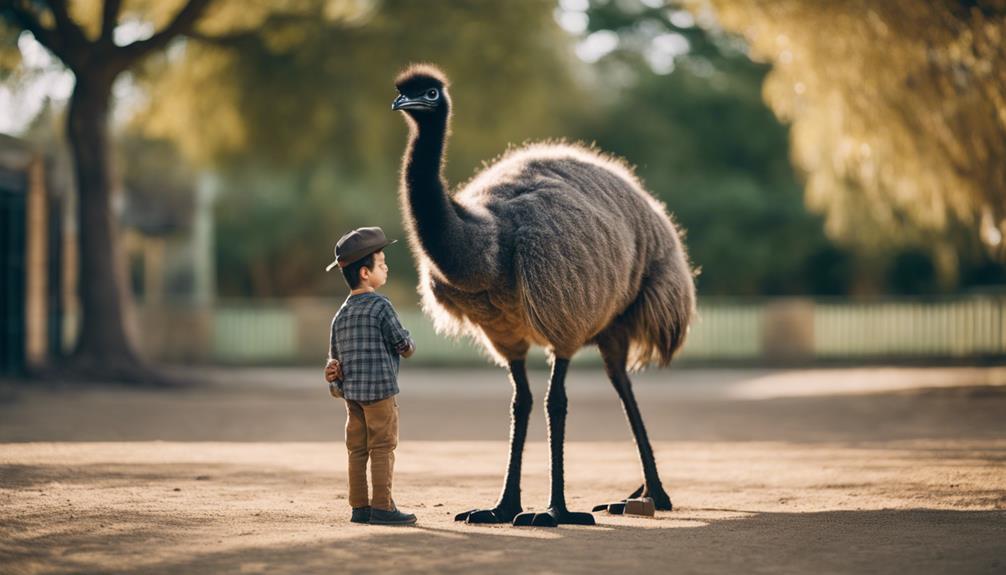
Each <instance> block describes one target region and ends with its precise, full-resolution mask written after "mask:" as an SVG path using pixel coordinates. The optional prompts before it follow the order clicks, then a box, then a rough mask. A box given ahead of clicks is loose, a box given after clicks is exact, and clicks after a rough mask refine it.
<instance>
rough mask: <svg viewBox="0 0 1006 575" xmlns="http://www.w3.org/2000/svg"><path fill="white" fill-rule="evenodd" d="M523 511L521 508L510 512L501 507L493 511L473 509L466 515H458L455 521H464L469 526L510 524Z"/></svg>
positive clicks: (465, 513) (466, 512)
mask: <svg viewBox="0 0 1006 575" xmlns="http://www.w3.org/2000/svg"><path fill="white" fill-rule="evenodd" d="M521 511H522V509H521V508H520V507H518V508H517V509H516V510H510V511H506V510H503V509H500V508H499V507H496V508H493V509H471V510H469V511H465V512H464V513H458V514H457V515H455V516H454V520H455V521H464V522H465V523H468V524H492V523H510V522H511V521H512V520H513V518H514V516H516V515H517V514H518V513H520V512H521Z"/></svg>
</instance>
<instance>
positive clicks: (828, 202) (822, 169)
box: [693, 0, 1006, 259]
mask: <svg viewBox="0 0 1006 575" xmlns="http://www.w3.org/2000/svg"><path fill="white" fill-rule="evenodd" d="M709 3H710V4H711V5H712V6H713V7H714V8H715V10H716V14H717V18H718V19H719V21H720V22H721V23H722V24H723V26H725V27H726V28H727V29H728V30H732V31H735V32H737V33H739V34H743V36H744V37H745V38H746V39H747V40H748V42H749V43H750V46H751V51H752V54H753V56H755V57H756V58H758V59H761V60H763V61H767V62H771V63H772V64H773V67H772V71H771V73H770V74H769V76H768V78H767V81H766V84H765V98H766V101H767V102H768V103H769V105H770V106H771V107H772V109H773V110H774V111H775V112H776V113H777V114H778V115H779V117H780V118H782V119H783V120H784V121H787V122H791V123H792V136H793V137H792V141H793V157H794V159H795V161H796V163H797V165H798V166H799V167H800V168H801V169H803V170H804V171H806V173H807V200H808V204H809V205H810V206H811V207H812V208H814V209H815V210H817V211H820V212H822V213H824V214H826V215H827V225H828V229H829V231H830V232H832V233H833V234H835V235H838V236H841V237H845V238H849V239H853V240H855V241H857V242H868V243H873V244H877V243H878V242H888V243H889V242H892V241H893V242H896V243H910V242H912V241H916V242H917V241H925V242H927V243H939V242H941V241H942V240H943V239H944V238H945V237H946V234H947V232H948V230H950V229H951V228H953V227H955V226H962V227H966V228H969V229H971V230H972V233H973V234H974V235H976V236H978V235H980V236H981V237H982V239H983V240H984V241H985V242H986V244H987V246H988V247H989V249H990V250H991V251H992V252H994V253H997V254H998V256H999V258H1000V259H1002V258H1006V242H1004V241H1003V236H1004V235H1006V170H1004V169H1003V158H1004V157H1006V52H1004V51H1003V49H1002V46H1003V42H1004V40H1006V2H1003V1H1002V0H978V1H974V2H949V1H941V2H917V1H915V0H887V1H885V2H870V1H868V0H841V1H832V2H817V1H813V0H711V1H710V2H709ZM693 4H697V5H700V6H701V5H704V2H693ZM906 240H907V242H906Z"/></svg>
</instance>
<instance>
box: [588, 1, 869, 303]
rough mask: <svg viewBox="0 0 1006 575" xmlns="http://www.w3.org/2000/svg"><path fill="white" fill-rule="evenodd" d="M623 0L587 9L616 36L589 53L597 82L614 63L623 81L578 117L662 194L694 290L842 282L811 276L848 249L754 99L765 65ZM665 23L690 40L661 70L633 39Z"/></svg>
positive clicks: (803, 288)
mask: <svg viewBox="0 0 1006 575" xmlns="http://www.w3.org/2000/svg"><path fill="white" fill-rule="evenodd" d="M626 5H627V3H601V4H598V5H596V6H595V7H594V9H593V10H591V11H590V13H589V14H590V18H591V20H590V22H591V25H590V27H591V30H594V31H596V30H598V29H602V30H603V29H612V30H614V31H616V32H618V33H619V36H620V47H619V49H617V50H615V51H613V52H612V53H611V54H609V55H608V56H607V57H605V58H604V59H603V60H601V61H600V62H599V63H598V69H599V74H598V75H599V78H600V79H599V80H598V85H599V86H598V90H599V91H600V90H604V89H605V88H606V86H607V84H608V83H609V82H611V80H609V78H615V77H617V75H616V71H621V72H622V76H623V77H625V76H626V74H625V72H628V77H629V78H631V80H630V81H629V82H627V83H626V85H625V86H624V87H623V88H622V90H621V93H619V94H618V97H617V98H614V99H613V100H612V101H611V102H610V104H609V105H607V106H606V107H605V109H604V113H602V114H600V115H597V116H595V117H594V119H593V120H591V121H588V122H586V123H585V124H584V125H583V126H582V135H583V136H584V137H585V138H592V139H594V140H596V142H597V143H598V145H599V146H600V147H601V148H603V149H606V150H609V151H611V152H613V153H616V154H619V155H622V156H625V157H626V158H628V159H629V161H630V162H632V163H634V164H635V165H636V167H637V172H638V174H639V175H640V176H641V177H642V178H643V179H644V181H645V182H646V184H647V186H648V188H649V189H650V190H651V191H652V192H653V193H655V194H657V195H658V196H659V197H660V198H661V199H662V200H663V201H664V202H665V203H666V204H667V206H668V208H669V209H670V211H671V212H672V213H673V214H674V215H675V218H676V220H677V222H678V224H679V225H681V226H682V227H683V228H684V229H685V230H686V232H687V237H686V242H687V244H688V248H689V251H690V255H691V258H692V261H693V263H694V265H695V266H696V267H698V268H700V269H701V274H700V275H699V277H698V280H697V281H698V286H699V290H700V292H701V293H703V294H729V295H745V294H746V295H754V294H791V293H833V292H839V293H841V292H845V291H846V289H847V288H848V285H849V283H850V282H849V280H848V278H847V277H845V274H838V273H835V274H832V275H831V276H830V277H828V281H827V282H822V281H818V279H819V278H822V277H827V274H829V272H830V271H831V269H832V267H833V266H840V265H842V264H843V262H845V259H846V257H847V256H846V255H845V252H844V250H842V249H840V248H836V247H834V246H832V245H831V244H830V242H829V241H828V240H827V238H826V237H825V235H824V233H823V231H822V222H821V220H820V218H819V217H816V216H814V215H811V214H809V213H808V212H807V211H806V209H804V206H803V202H802V199H801V192H802V190H801V186H800V184H799V183H798V182H797V181H796V178H795V175H794V173H793V169H792V168H791V166H790V165H789V161H788V157H787V149H788V145H787V129H786V128H785V127H784V126H782V125H780V124H779V122H778V121H777V120H776V119H775V118H774V117H773V115H772V113H771V112H770V111H769V110H768V109H767V108H766V107H765V105H764V104H763V103H762V101H761V97H760V90H761V84H762V81H763V78H764V75H765V73H766V67H765V66H762V65H759V64H754V63H752V62H750V61H749V60H748V59H747V58H746V56H745V55H744V54H743V53H742V52H739V51H738V50H737V49H736V48H735V47H734V45H732V44H731V43H730V41H729V39H728V38H723V37H717V36H716V35H715V34H714V33H710V32H708V31H705V30H703V29H701V28H699V27H697V26H691V27H687V28H683V27H680V26H676V25H674V24H673V23H672V22H671V21H670V20H669V19H668V12H667V11H665V10H657V9H647V8H645V7H643V6H642V5H640V6H639V9H637V10H635V11H629V12H627V11H626ZM607 26H611V27H613V28H605V27H607ZM667 33H675V34H676V33H682V34H683V35H685V36H686V37H687V39H688V43H689V45H690V46H691V49H690V50H689V51H688V53H687V54H683V55H681V56H679V57H678V58H677V59H676V60H675V62H674V69H673V72H672V73H670V74H667V75H661V74H657V73H655V72H654V71H653V70H652V69H651V67H650V66H649V65H648V64H647V62H646V61H645V60H644V58H643V57H642V50H644V49H645V48H646V47H647V46H648V45H649V42H650V39H652V37H653V36H656V35H659V34H667ZM641 35H646V36H648V37H649V39H648V38H646V37H640V36H641ZM616 87H617V86H616ZM829 254H836V255H837V257H833V258H830V259H829V258H828V257H827V256H828V255H829ZM811 270H813V271H814V273H808V272H809V271H811ZM846 271H852V270H846ZM836 282H837V283H836ZM822 284H824V285H822Z"/></svg>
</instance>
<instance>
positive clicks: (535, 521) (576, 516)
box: [513, 509, 596, 527]
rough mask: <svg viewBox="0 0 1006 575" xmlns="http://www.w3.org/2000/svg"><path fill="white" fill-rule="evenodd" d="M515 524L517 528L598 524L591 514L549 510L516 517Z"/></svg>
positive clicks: (530, 512)
mask: <svg viewBox="0 0 1006 575" xmlns="http://www.w3.org/2000/svg"><path fill="white" fill-rule="evenodd" d="M513 524H514V525H515V526H517V527H557V526H559V525H595V524H596V522H595V521H594V516H593V515H591V514H590V513H577V512H575V511H567V510H565V509H561V510H557V509H549V510H548V511H546V512H544V513H534V512H532V511H529V512H527V513H521V514H520V515H518V516H517V517H514V520H513Z"/></svg>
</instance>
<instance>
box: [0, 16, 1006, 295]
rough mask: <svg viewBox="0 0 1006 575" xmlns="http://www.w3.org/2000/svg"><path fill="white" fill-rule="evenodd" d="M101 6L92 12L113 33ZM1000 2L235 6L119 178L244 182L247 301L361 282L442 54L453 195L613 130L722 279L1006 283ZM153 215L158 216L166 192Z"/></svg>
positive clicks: (709, 276) (144, 87)
mask: <svg viewBox="0 0 1006 575" xmlns="http://www.w3.org/2000/svg"><path fill="white" fill-rule="evenodd" d="M176 4H177V3H173V2H141V1H134V2H126V3H125V5H124V8H123V18H122V20H121V21H122V22H123V25H122V28H123V32H122V33H123V34H126V33H129V32H130V31H132V33H133V34H139V35H141V36H142V34H143V33H144V31H145V30H148V29H154V28H155V27H156V26H160V25H161V24H163V22H164V21H165V20H166V19H167V18H169V17H170V15H171V14H173V13H174V12H175V11H176V10H177V8H178V6H177V5H176ZM99 5H100V3H98V2H83V1H82V2H77V3H72V4H71V7H72V8H73V14H74V15H75V17H78V18H79V19H80V20H81V21H83V22H92V24H88V25H91V26H95V25H96V24H95V23H97V22H98V20H99V17H100V10H99V9H98V6H99ZM999 8H1000V5H999V4H998V3H983V2H978V3H973V4H969V3H964V4H961V3H945V4H937V5H935V6H928V5H922V4H917V3H912V2H909V1H907V0H906V1H904V2H901V1H898V2H888V3H883V5H882V6H880V5H875V3H866V2H865V1H853V0H846V1H842V2H834V3H827V5H822V4H820V3H817V2H809V1H807V0H803V1H801V0H772V1H768V0H763V1H759V0H714V1H712V2H709V3H700V2H688V3H686V4H685V5H678V4H674V3H665V2H660V1H656V0H617V1H616V0H610V1H602V0H594V1H590V2H588V1H587V0H563V1H561V2H558V3H556V2H552V1H548V0H515V1H512V2H507V3H500V2H490V1H487V0H458V1H453V2H435V3H418V2H411V1H407V0H384V1H376V0H374V1H365V0H333V1H323V0H286V1H284V2H266V1H265V0H255V1H251V2H228V1H222V0H221V1H218V2H216V3H214V4H212V5H211V7H210V9H209V10H208V11H207V13H206V15H205V17H204V18H203V19H202V20H201V21H200V23H199V24H198V26H197V27H196V29H195V32H194V33H193V34H192V35H191V36H190V37H189V38H188V39H181V40H178V41H176V42H174V43H172V44H171V45H169V46H168V48H167V50H165V51H163V52H161V53H159V54H156V55H155V56H153V57H151V58H149V59H147V60H146V61H145V62H144V63H143V65H142V66H141V67H139V68H137V69H135V70H133V72H132V73H131V74H129V76H128V77H127V78H125V79H124V80H123V81H122V82H120V84H119V85H118V86H117V89H118V92H117V94H119V95H120V98H119V108H118V112H119V114H118V117H120V118H121V122H119V123H118V124H117V125H116V132H115V133H116V134H117V138H116V142H117V146H118V147H119V152H118V154H117V157H118V158H119V161H120V162H128V166H127V168H128V169H120V170H119V172H120V173H121V174H123V177H125V178H127V179H128V180H129V181H130V182H133V183H131V184H130V186H129V187H130V188H136V189H141V188H142V189H144V190H149V189H151V186H156V183H157V182H158V181H163V182H168V183H171V185H165V186H164V195H165V196H172V197H174V196H175V195H177V194H182V195H184V194H185V193H191V190H189V191H188V192H186V191H183V190H181V189H180V187H184V186H179V185H177V182H186V181H195V180H196V178H195V177H194V175H193V174H195V173H196V172H199V171H207V170H208V171H212V172H215V173H217V174H219V175H220V176H222V180H223V182H224V186H223V188H224V193H223V195H222V196H221V197H220V199H219V201H218V204H217V222H218V227H217V234H218V238H217V242H216V245H217V266H218V273H217V280H218V284H219V290H220V292H221V293H222V294H223V295H225V296H259V297H283V296H296V295H317V294H332V295H337V294H341V293H342V291H343V289H344V288H343V286H342V285H341V283H340V279H339V278H337V277H332V276H331V274H327V275H326V274H324V273H323V272H322V269H323V267H324V265H325V263H327V261H328V260H329V259H330V255H331V254H330V252H331V247H332V244H333V243H334V241H335V240H336V239H337V238H338V237H339V236H340V235H341V234H342V233H343V232H344V231H345V230H347V229H349V228H352V227H356V226H361V225H381V226H384V227H385V229H386V230H388V232H389V234H391V235H395V236H400V234H401V231H400V230H401V225H400V214H399V211H398V204H397V197H396V188H397V178H398V161H399V158H400V155H401V152H402V150H403V148H404V145H405V138H406V133H405V127H404V125H403V122H402V121H401V119H400V118H399V117H397V115H396V114H393V113H391V112H390V110H389V107H390V106H389V105H390V101H391V99H392V98H393V97H394V89H393V86H392V79H393V77H394V75H395V73H396V72H397V71H398V70H399V69H400V68H402V67H403V66H405V65H407V64H408V63H410V62H414V61H430V62H435V63H437V64H438V65H440V66H442V67H444V68H445V69H446V70H447V72H448V73H449V74H450V76H451V78H452V80H453V81H454V85H453V86H452V87H451V91H452V95H453V98H454V101H455V104H456V116H455V120H454V137H453V138H452V141H451V148H450V150H448V157H449V159H450V161H449V164H448V166H447V175H448V178H449V179H450V181H451V182H452V183H453V184H458V183H461V182H462V181H464V180H465V179H467V178H468V177H470V176H471V174H472V173H473V172H474V171H475V170H476V169H477V168H478V167H479V165H480V164H481V163H482V162H484V161H487V160H490V159H492V158H493V157H495V156H497V155H498V154H500V153H501V152H503V151H504V150H505V149H506V147H507V146H508V145H511V144H519V143H521V142H523V141H526V140H530V139H542V138H554V137H563V138H568V139H577V140H584V141H587V142H596V143H597V145H598V146H599V147H601V148H603V149H605V150H608V151H610V152H612V153H615V154H619V155H622V156H624V157H626V158H627V159H628V160H629V161H630V162H631V163H633V164H634V165H636V166H637V171H638V172H639V174H640V176H641V177H642V178H643V179H644V181H645V182H646V183H647V185H648V187H649V189H651V190H652V191H653V192H654V193H655V194H656V195H658V196H659V197H660V198H661V199H662V200H663V201H664V202H666V203H667V205H668V207H669V208H670V210H671V211H672V212H674V214H675V217H676V218H677V220H678V221H679V223H680V224H681V225H682V226H683V227H684V228H685V229H686V230H687V233H688V237H687V242H688V245H689V249H690V251H691V255H692V259H693V261H694V263H695V265H696V266H697V267H700V268H701V270H702V273H701V275H700V277H699V288H700V291H701V293H703V294H707V295H708V294H723V295H761V294H768V295H772V294H818V295H842V294H872V293H888V292H890V293H937V292H946V291H952V290H958V289H967V288H970V287H974V286H977V285H984V284H991V283H1004V282H1006V273H1004V271H1003V265H1002V263H1001V258H1002V255H1003V252H1002V249H1001V241H1000V243H999V244H997V243H996V241H997V240H996V238H997V237H999V238H1001V233H1002V232H1003V231H1004V230H1003V228H1002V226H1003V224H1002V222H1003V217H1004V214H1003V206H1004V205H1006V202H1004V198H1003V197H1002V194H1003V190H1004V189H1006V180H1004V177H1006V176H1004V173H1006V172H1004V168H1003V167H1002V166H1003V165H1006V163H1004V162H1002V161H1001V159H1002V158H1003V157H1006V156H1004V152H1006V150H1003V149H1002V146H1003V145H1004V142H1006V137H1004V134H1006V124H1004V118H1006V111H1004V109H1006V108H1004V105H1003V100H1002V95H1003V81H1004V73H1003V66H1002V57H1003V48H1002V46H1003V45H1004V44H1003V42H1002V41H1001V37H1000V35H1001V32H1002V29H1003V28H1002V26H1003V16H1002V11H1001V10H1000V9H999ZM822 30H826V31H827V33H822ZM728 31H729V32H728ZM733 34H738V35H739V36H735V35H733ZM997 38H1000V40H996V39H997ZM0 43H2V45H3V46H5V47H6V49H5V50H3V51H0V57H2V60H0V62H2V63H4V64H3V68H4V69H5V70H7V71H8V74H7V75H6V76H5V78H6V82H7V84H8V85H16V83H17V82H18V81H20V80H19V78H17V77H16V76H17V75H16V74H15V75H13V76H12V75H10V71H11V70H16V69H18V68H17V65H16V64H17V58H18V50H16V49H12V48H16V47H17V45H18V35H17V34H14V33H11V29H10V28H4V29H3V34H2V35H0ZM752 58H753V59H754V61H753V60H752ZM766 102H767V104H768V105H766ZM57 109H58V107H57ZM57 113H58V112H57ZM144 142H146V143H144ZM165 147H167V148H170V149H171V151H167V150H166V149H165ZM148 156H155V157H154V158H150V157H148ZM166 157H172V158H174V160H172V162H175V163H176V164H177V163H178V162H181V163H184V164H185V169H184V170H182V172H185V171H186V170H187V171H188V174H189V175H188V176H185V177H181V176H179V173H182V172H179V168H178V167H177V165H175V167H172V166H171V163H172V162H168V161H165V160H164V158H166ZM145 158H146V159H145ZM794 165H795V169H794ZM137 166H144V169H143V170H138V169H137V168H136V167H137ZM141 172H145V173H141ZM162 176H163V177H162ZM136 182H140V183H143V185H140V184H138V183H136ZM147 184H150V185H147ZM134 204H135V202H134ZM136 205H140V204H136ZM142 205H144V206H150V208H149V209H158V208H157V207H156V199H155V198H154V197H151V196H150V194H149V193H148V194H147V195H146V196H144V203H143V204H142ZM185 205H188V204H187V203H186V201H185V200H178V199H172V200H167V199H166V200H165V202H164V209H165V210H167V209H173V210H177V207H178V206H185ZM808 208H809V209H808ZM997 233H998V234H1000V235H999V236H997V235H996V234H997ZM979 238H984V240H985V241H984V244H983V243H982V242H980V241H979ZM388 258H389V262H390V264H391V267H392V285H391V286H390V289H391V290H392V291H393V292H396V293H394V294H393V295H397V296H398V297H403V298H405V299H406V300H408V299H409V298H412V297H413V296H412V295H411V294H412V293H413V286H414V284H415V276H414V270H413V269H412V261H411V257H410V255H409V254H408V252H407V250H405V249H397V250H395V249H392V250H389V252H388ZM997 258H999V259H997Z"/></svg>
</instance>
